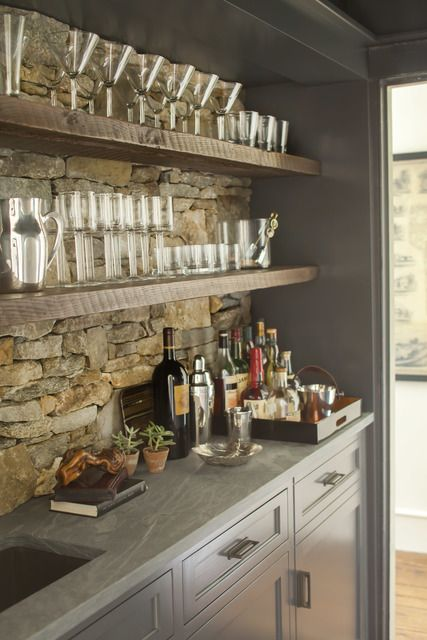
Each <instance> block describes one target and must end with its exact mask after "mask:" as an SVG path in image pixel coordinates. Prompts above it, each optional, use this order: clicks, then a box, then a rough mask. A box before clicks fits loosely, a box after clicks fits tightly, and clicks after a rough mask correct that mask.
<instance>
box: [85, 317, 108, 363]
mask: <svg viewBox="0 0 427 640" xmlns="http://www.w3.org/2000/svg"><path fill="white" fill-rule="evenodd" d="M87 356H88V363H89V368H90V369H101V368H102V367H103V366H104V364H105V363H106V362H107V360H108V343H107V333H106V331H105V329H104V328H103V327H92V328H91V329H88V330H87Z"/></svg>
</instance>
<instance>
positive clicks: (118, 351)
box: [108, 338, 146, 360]
mask: <svg viewBox="0 0 427 640" xmlns="http://www.w3.org/2000/svg"><path fill="white" fill-rule="evenodd" d="M145 339H146V338H143V340H145ZM137 344H138V342H122V343H121V344H117V345H116V344H114V345H111V344H110V345H108V346H109V347H114V353H113V352H112V351H110V348H109V349H108V359H109V360H114V359H115V358H122V357H123V356H130V355H131V354H132V353H136V352H137Z"/></svg>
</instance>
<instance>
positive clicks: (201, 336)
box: [181, 327, 216, 349]
mask: <svg viewBox="0 0 427 640" xmlns="http://www.w3.org/2000/svg"><path fill="white" fill-rule="evenodd" d="M215 338H216V332H215V329H214V328H213V327H204V328H203V329H190V330H189V331H182V332H181V347H182V349H188V348H190V347H197V346H198V345H202V344H207V343H208V342H212V341H213V340H215Z"/></svg>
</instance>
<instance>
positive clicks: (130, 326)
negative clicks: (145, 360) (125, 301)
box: [107, 322, 147, 344]
mask: <svg viewBox="0 0 427 640" xmlns="http://www.w3.org/2000/svg"><path fill="white" fill-rule="evenodd" d="M145 335H147V332H146V330H145V329H144V328H143V327H142V326H141V325H140V324H139V323H137V322H128V323H125V324H122V325H119V326H118V327H116V328H114V329H111V331H109V332H108V334H107V339H108V341H109V342H112V343H113V344H119V343H121V342H131V341H132V340H139V338H143V337H144V336H145Z"/></svg>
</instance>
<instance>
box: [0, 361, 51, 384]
mask: <svg viewBox="0 0 427 640" xmlns="http://www.w3.org/2000/svg"><path fill="white" fill-rule="evenodd" d="M42 373H43V372H42V367H41V364H40V363H39V362H32V361H31V360H29V361H26V362H14V363H13V364H9V365H5V366H3V367H0V386H3V387H15V386H20V385H23V384H27V382H31V381H33V380H38V379H39V378H41V377H42Z"/></svg>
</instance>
